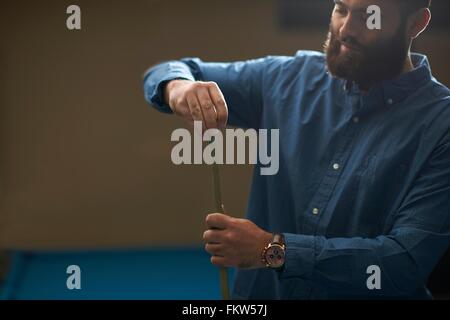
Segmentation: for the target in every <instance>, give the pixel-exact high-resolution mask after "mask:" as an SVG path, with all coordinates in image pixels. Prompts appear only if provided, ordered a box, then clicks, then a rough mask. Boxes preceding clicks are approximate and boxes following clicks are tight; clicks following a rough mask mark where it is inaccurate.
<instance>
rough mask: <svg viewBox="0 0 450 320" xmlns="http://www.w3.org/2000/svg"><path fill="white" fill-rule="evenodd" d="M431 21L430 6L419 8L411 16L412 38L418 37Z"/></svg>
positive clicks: (410, 28)
mask: <svg viewBox="0 0 450 320" xmlns="http://www.w3.org/2000/svg"><path fill="white" fill-rule="evenodd" d="M430 21H431V11H430V9H428V8H423V9H420V10H418V11H417V12H416V13H414V14H412V15H411V17H410V18H409V23H408V32H409V37H411V39H415V38H417V37H418V36H419V35H420V34H421V33H422V32H423V31H425V29H426V28H427V27H428V24H429V23H430Z"/></svg>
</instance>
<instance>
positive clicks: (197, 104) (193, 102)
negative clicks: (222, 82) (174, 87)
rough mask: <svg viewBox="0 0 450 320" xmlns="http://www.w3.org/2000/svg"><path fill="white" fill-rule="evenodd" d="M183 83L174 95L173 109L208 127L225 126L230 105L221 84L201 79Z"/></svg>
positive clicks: (172, 99)
mask: <svg viewBox="0 0 450 320" xmlns="http://www.w3.org/2000/svg"><path fill="white" fill-rule="evenodd" d="M182 85H183V86H182V87H181V88H180V89H179V90H178V91H175V93H174V94H173V95H172V98H171V102H170V104H171V108H172V110H174V112H175V113H176V114H177V115H179V116H181V117H183V118H185V119H186V120H188V121H189V122H194V121H201V122H202V123H203V126H204V127H205V128H206V129H216V128H219V129H223V128H225V126H226V123H227V119H228V107H227V105H226V103H225V98H224V96H223V94H222V92H221V91H220V89H219V86H218V85H217V84H216V83H214V82H199V81H198V82H191V83H182ZM172 105H173V107H172Z"/></svg>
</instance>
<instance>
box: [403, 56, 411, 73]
mask: <svg viewBox="0 0 450 320" xmlns="http://www.w3.org/2000/svg"><path fill="white" fill-rule="evenodd" d="M413 70H414V64H413V63H412V60H411V55H410V54H408V56H407V57H406V60H405V65H404V66H403V70H402V72H401V74H405V73H408V72H411V71H413Z"/></svg>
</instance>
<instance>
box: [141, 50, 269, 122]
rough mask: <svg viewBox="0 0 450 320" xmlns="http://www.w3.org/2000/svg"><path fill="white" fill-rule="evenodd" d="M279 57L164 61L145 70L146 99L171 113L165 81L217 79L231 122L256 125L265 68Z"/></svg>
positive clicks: (260, 107) (259, 112)
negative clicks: (223, 61)
mask: <svg viewBox="0 0 450 320" xmlns="http://www.w3.org/2000/svg"><path fill="white" fill-rule="evenodd" d="M276 60H277V59H276V57H265V58H260V59H254V60H247V61H238V62H231V63H220V62H203V61H202V60H200V59H199V58H185V59H181V60H180V61H168V62H164V63H161V64H158V65H156V66H155V67H153V68H151V69H149V70H148V71H147V72H146V74H145V76H144V93H145V99H146V100H147V102H149V103H150V104H151V105H153V106H154V107H156V109H158V110H159V111H162V112H166V113H170V112H171V110H170V108H169V107H168V106H167V105H166V104H165V102H164V96H163V87H164V84H165V83H167V82H168V81H171V80H174V79H187V80H196V81H208V82H209V81H211V82H215V83H217V85H218V86H219V88H220V90H221V91H222V93H223V94H224V97H225V101H226V102H227V105H228V109H229V121H228V123H229V124H230V125H232V126H237V127H244V128H257V127H259V123H260V119H261V112H262V96H263V77H264V73H265V71H264V70H265V69H266V67H267V65H268V64H270V63H272V62H274V61H276Z"/></svg>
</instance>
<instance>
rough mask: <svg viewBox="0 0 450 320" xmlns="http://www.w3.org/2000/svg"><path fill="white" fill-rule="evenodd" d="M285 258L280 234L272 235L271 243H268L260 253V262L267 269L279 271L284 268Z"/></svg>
mask: <svg viewBox="0 0 450 320" xmlns="http://www.w3.org/2000/svg"><path fill="white" fill-rule="evenodd" d="M285 256H286V245H285V243H284V236H283V235H282V234H279V233H277V234H274V236H273V239H272V242H271V243H269V244H268V245H267V246H266V247H265V248H264V250H263V251H262V253H261V260H262V262H263V263H264V264H265V265H266V267H267V268H271V269H280V268H282V267H283V266H284V262H285Z"/></svg>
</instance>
